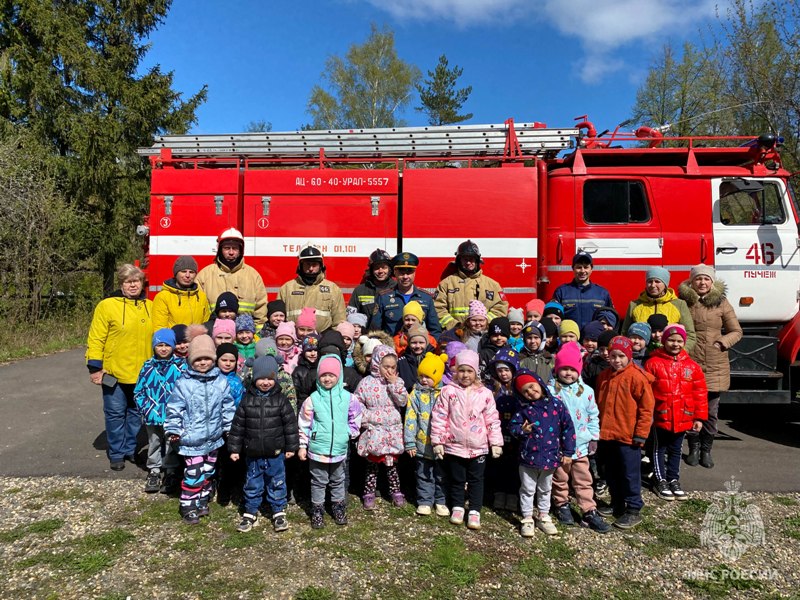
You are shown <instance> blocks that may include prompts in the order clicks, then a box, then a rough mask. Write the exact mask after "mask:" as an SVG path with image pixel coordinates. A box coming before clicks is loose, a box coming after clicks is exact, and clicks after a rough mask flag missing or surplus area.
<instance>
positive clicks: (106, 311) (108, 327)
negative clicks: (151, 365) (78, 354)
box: [86, 265, 153, 471]
mask: <svg viewBox="0 0 800 600" xmlns="http://www.w3.org/2000/svg"><path fill="white" fill-rule="evenodd" d="M117 278H118V280H119V283H120V288H121V290H120V291H118V292H114V293H113V294H112V295H111V296H109V297H108V298H106V299H105V300H101V301H100V303H99V304H98V305H97V307H96V308H95V310H94V316H93V317H92V324H91V326H90V327H89V337H88V340H87V342H86V345H87V349H86V366H87V367H88V368H89V373H90V378H91V380H92V383H94V384H95V385H100V386H102V389H103V412H104V413H105V421H106V438H107V440H108V451H107V454H108V460H109V461H110V463H111V469H112V470H114V471H121V470H122V469H124V468H125V460H126V459H128V460H130V461H133V458H134V453H135V452H136V436H137V434H138V433H139V429H140V428H141V426H142V418H141V416H140V414H139V410H138V409H137V408H136V403H135V402H134V400H133V389H134V387H135V385H136V379H137V378H138V377H139V371H140V370H141V369H142V365H143V364H144V361H146V360H147V359H148V358H150V357H151V356H152V355H153V347H152V337H153V320H152V314H153V303H152V302H151V301H150V300H147V299H146V298H145V296H144V273H143V272H142V271H141V270H140V269H139V268H137V267H135V266H133V265H122V266H121V267H120V268H119V270H118V271H117Z"/></svg>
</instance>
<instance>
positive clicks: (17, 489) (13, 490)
mask: <svg viewBox="0 0 800 600" xmlns="http://www.w3.org/2000/svg"><path fill="white" fill-rule="evenodd" d="M21 491H22V488H21V487H11V488H8V489H7V490H6V491H5V493H6V494H19V493H20V492H21Z"/></svg>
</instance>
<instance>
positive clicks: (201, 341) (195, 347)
mask: <svg viewBox="0 0 800 600" xmlns="http://www.w3.org/2000/svg"><path fill="white" fill-rule="evenodd" d="M225 320H226V321H228V319H225ZM229 322H231V323H233V321H229ZM201 358H210V359H211V360H216V359H217V349H216V346H215V345H214V340H212V339H211V338H210V337H208V336H207V335H198V336H197V337H195V338H193V339H192V341H191V342H189V365H192V364H194V362H195V361H196V360H199V359H201Z"/></svg>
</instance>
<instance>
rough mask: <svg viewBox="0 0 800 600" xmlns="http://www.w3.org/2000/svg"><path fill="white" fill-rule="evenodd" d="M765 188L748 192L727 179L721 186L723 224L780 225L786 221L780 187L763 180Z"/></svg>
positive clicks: (720, 215)
mask: <svg viewBox="0 0 800 600" xmlns="http://www.w3.org/2000/svg"><path fill="white" fill-rule="evenodd" d="M763 186H764V189H763V190H761V191H757V192H748V191H744V190H740V189H738V188H737V187H736V186H734V185H732V184H731V183H729V182H727V181H723V182H722V183H721V184H720V186H719V219H720V222H721V223H722V224H723V225H730V226H734V225H756V226H758V225H779V224H781V223H785V222H786V212H785V210H784V208H783V202H782V201H781V191H780V188H779V187H778V186H777V185H776V184H775V183H770V182H768V181H765V182H763Z"/></svg>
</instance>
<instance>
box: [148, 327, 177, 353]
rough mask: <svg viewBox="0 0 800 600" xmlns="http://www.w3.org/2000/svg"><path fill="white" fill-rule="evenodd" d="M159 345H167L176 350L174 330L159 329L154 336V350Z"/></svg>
mask: <svg viewBox="0 0 800 600" xmlns="http://www.w3.org/2000/svg"><path fill="white" fill-rule="evenodd" d="M158 344H166V345H167V346H169V347H170V348H173V349H174V348H175V332H174V331H172V329H167V328H164V329H159V330H158V331H156V332H155V333H154V334H153V348H155V347H156V346H157V345H158Z"/></svg>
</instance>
